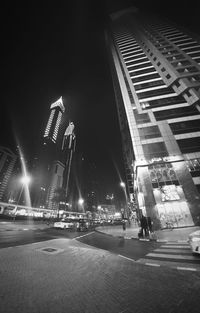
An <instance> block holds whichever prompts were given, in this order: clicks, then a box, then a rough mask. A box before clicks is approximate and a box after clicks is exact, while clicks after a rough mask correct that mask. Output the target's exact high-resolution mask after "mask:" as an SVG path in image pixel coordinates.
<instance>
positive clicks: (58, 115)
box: [40, 97, 76, 209]
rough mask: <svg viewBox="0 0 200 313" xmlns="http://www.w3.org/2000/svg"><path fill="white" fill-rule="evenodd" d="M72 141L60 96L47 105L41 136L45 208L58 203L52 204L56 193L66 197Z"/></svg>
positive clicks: (73, 134)
mask: <svg viewBox="0 0 200 313" xmlns="http://www.w3.org/2000/svg"><path fill="white" fill-rule="evenodd" d="M75 138H76V137H75V133H74V124H73V122H69V125H68V126H67V119H66V114H65V107H64V104H63V100H62V97H60V98H59V99H58V100H57V101H56V102H54V103H52V104H51V106H50V115H49V119H48V122H47V126H46V129H45V132H44V136H43V139H44V145H43V162H42V168H43V172H44V174H43V175H42V176H43V181H44V183H43V185H42V191H43V190H44V189H45V191H46V207H47V208H48V209H56V208H58V203H56V201H54V199H55V196H56V193H59V192H58V191H61V190H63V192H64V191H65V193H66V198H67V195H68V189H69V179H70V170H71V163H72V157H73V152H74V151H75V143H76V140H75ZM40 172H41V171H40Z"/></svg>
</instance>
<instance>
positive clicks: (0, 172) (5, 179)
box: [0, 147, 17, 201]
mask: <svg viewBox="0 0 200 313" xmlns="http://www.w3.org/2000/svg"><path fill="white" fill-rule="evenodd" d="M16 162H17V155H16V154H15V153H13V152H12V151H11V150H10V149H8V148H5V147H0V200H1V201H2V200H3V201H8V200H9V198H8V190H7V187H8V184H9V181H10V179H11V176H12V174H13V170H14V167H15V164H16Z"/></svg>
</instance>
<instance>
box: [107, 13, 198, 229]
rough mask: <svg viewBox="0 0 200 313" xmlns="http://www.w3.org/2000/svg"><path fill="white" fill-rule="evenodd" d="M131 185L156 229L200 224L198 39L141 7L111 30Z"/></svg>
mask: <svg viewBox="0 0 200 313" xmlns="http://www.w3.org/2000/svg"><path fill="white" fill-rule="evenodd" d="M106 41H107V47H108V51H109V55H110V65H111V73H112V78H113V85H114V91H115V96H116V103H117V111H118V117H119V124H120V130H121V135H122V143H123V152H124V159H125V168H126V174H127V186H128V187H127V189H128V191H129V194H130V197H131V198H132V199H134V197H135V199H136V202H137V208H138V214H139V215H141V214H142V213H143V214H144V215H145V216H150V217H151V218H152V220H153V223H154V227H155V228H162V227H165V225H166V223H167V222H168V221H170V222H172V223H173V225H174V227H182V226H191V225H197V224H199V223H200V38H199V36H197V35H196V34H193V33H191V32H190V31H188V30H186V29H184V28H182V27H179V26H177V25H175V24H174V23H172V22H170V21H168V20H164V19H160V18H158V17H156V16H151V15H150V14H149V13H148V14H144V13H142V12H140V11H139V10H137V9H136V8H129V9H127V10H123V11H120V12H116V13H114V14H112V15H111V16H110V26H109V27H108V30H107V32H106Z"/></svg>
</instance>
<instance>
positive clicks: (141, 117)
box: [133, 110, 150, 124]
mask: <svg viewBox="0 0 200 313" xmlns="http://www.w3.org/2000/svg"><path fill="white" fill-rule="evenodd" d="M133 113H134V116H135V119H136V123H137V124H144V123H149V122H150V118H149V115H148V113H138V111H137V110H133Z"/></svg>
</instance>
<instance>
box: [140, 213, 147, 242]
mask: <svg viewBox="0 0 200 313" xmlns="http://www.w3.org/2000/svg"><path fill="white" fill-rule="evenodd" d="M140 226H141V233H142V236H143V234H144V235H145V237H146V236H147V235H148V231H147V230H148V223H147V218H146V217H145V216H144V215H142V217H141V219H140Z"/></svg>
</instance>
